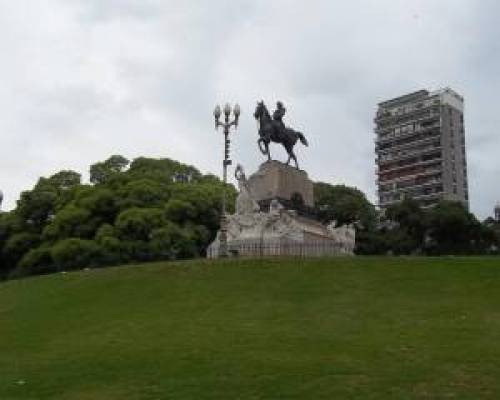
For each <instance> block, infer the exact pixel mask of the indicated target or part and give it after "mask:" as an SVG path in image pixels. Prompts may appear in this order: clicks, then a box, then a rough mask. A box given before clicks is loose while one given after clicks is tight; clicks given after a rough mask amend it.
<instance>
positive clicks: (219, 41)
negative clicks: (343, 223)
mask: <svg viewBox="0 0 500 400" xmlns="http://www.w3.org/2000/svg"><path fill="white" fill-rule="evenodd" d="M499 15H500V3H499V2H498V1H495V0H481V1H477V0H413V1H411V2H409V1H404V0H350V1H336V0H324V1H314V0H309V1H307V2H305V1H298V0H297V1H292V0H281V1H280V0H273V1H265V0H251V1H246V0H233V1H217V0H210V1H206V0H199V1H188V0H182V1H179V0H176V1H169V0H163V1H160V0H16V1H13V0H0V49H1V51H2V58H1V62H0V76H1V80H2V82H1V85H0V163H1V164H0V166H1V168H0V189H2V190H3V192H4V194H5V201H4V206H3V208H4V209H9V208H12V207H13V206H14V205H15V201H16V200H17V198H18V196H19V193H20V192H21V191H22V190H26V189H29V188H31V187H32V186H33V184H34V183H35V182H36V180H37V179H38V177H40V176H48V175H50V174H52V173H54V172H57V171H59V170H62V169H73V170H76V171H78V172H80V173H82V174H83V175H84V177H85V179H87V178H88V172H87V171H88V166H89V165H90V164H92V163H94V162H96V161H101V160H104V159H106V158H107V157H109V156H110V155H112V154H122V155H124V156H126V157H128V158H134V157H138V156H147V157H170V158H174V159H177V160H179V161H182V162H186V163H189V164H194V165H195V166H197V167H198V168H200V169H201V170H202V171H203V172H212V173H217V174H219V173H220V169H221V162H220V159H221V157H222V153H223V151H222V145H223V140H222V137H221V134H217V133H216V132H215V131H214V129H213V119H212V110H213V106H214V104H215V103H217V102H225V101H230V102H236V101H237V102H239V103H240V104H241V107H242V121H241V126H240V129H239V130H238V132H237V133H236V134H235V135H234V141H233V159H234V160H235V161H236V162H241V163H242V164H243V165H244V166H245V167H246V169H247V172H252V171H253V170H255V169H256V168H257V166H258V164H259V163H260V162H261V161H262V156H261V155H260V154H259V153H258V150H257V147H256V145H255V142H256V139H257V132H256V123H255V120H254V119H253V116H252V114H253V111H254V108H255V103H256V101H257V100H259V99H263V100H264V101H266V102H267V103H268V105H269V106H272V107H273V108H274V104H275V102H276V100H279V99H281V100H283V102H284V103H285V105H286V107H287V109H288V113H287V116H286V119H285V121H286V123H287V124H289V125H291V126H293V127H295V128H296V129H299V130H301V131H303V132H304V133H305V135H306V136H307V138H308V139H309V141H310V144H311V145H310V147H309V148H308V149H306V148H304V147H302V148H298V155H299V160H300V161H301V164H302V165H301V166H302V167H303V168H304V169H306V170H307V171H308V173H309V175H310V177H311V178H312V179H313V180H322V181H326V182H330V183H334V184H336V183H345V184H348V185H352V186H357V187H358V188H360V189H361V190H363V191H364V192H365V193H367V195H368V197H369V198H370V200H372V201H375V161H374V159H375V155H374V133H373V116H374V113H375V110H376V104H377V103H378V102H379V101H382V100H385V99H388V98H391V97H395V96H398V95H401V94H404V93H407V92H411V91H414V90H418V89H422V88H428V89H437V88H440V87H444V86H450V87H452V88H453V89H455V90H456V91H458V92H459V93H460V94H462V95H463V96H464V97H465V102H466V113H465V120H466V141H467V156H468V161H469V183H470V197H471V207H472V210H473V211H474V212H475V213H477V214H478V216H480V217H481V218H483V217H486V216H488V215H490V214H491V213H492V208H493V206H494V203H495V202H496V201H497V200H500V152H499V150H500V136H499V127H500V102H499V101H498V99H499V90H500V45H499V43H500V40H499V38H500V24H499V23H498V16H499ZM297 147H300V145H298V146H297ZM272 151H274V154H275V155H276V157H277V158H280V157H281V158H284V154H283V152H282V151H281V150H280V149H279V148H278V147H277V146H274V147H273V148H272Z"/></svg>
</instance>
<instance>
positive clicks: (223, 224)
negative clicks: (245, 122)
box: [214, 103, 241, 257]
mask: <svg viewBox="0 0 500 400" xmlns="http://www.w3.org/2000/svg"><path fill="white" fill-rule="evenodd" d="M223 112H224V121H222V122H221V120H220V117H221V115H222V112H221V107H220V106H219V105H217V106H215V110H214V117H215V130H218V129H219V128H222V131H223V133H224V160H223V161H222V167H223V175H222V180H223V182H224V186H225V185H226V183H227V167H228V166H229V165H231V160H230V158H229V145H230V143H231V141H230V140H229V132H230V130H231V127H233V126H234V128H235V129H236V127H237V126H238V121H239V119H240V113H241V110H240V106H239V105H238V104H235V105H234V108H233V109H232V110H231V106H230V105H229V103H226V105H225V106H224V109H223ZM231 112H232V113H233V116H234V119H233V120H232V121H231V120H230V117H231ZM227 256H228V253H227V220H226V189H225V188H224V190H223V192H222V212H221V220H220V236H219V257H227Z"/></svg>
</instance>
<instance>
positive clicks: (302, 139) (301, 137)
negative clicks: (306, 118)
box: [295, 132, 309, 146]
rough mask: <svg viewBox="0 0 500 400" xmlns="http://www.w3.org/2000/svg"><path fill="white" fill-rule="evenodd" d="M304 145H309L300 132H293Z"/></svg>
mask: <svg viewBox="0 0 500 400" xmlns="http://www.w3.org/2000/svg"><path fill="white" fill-rule="evenodd" d="M295 133H296V134H297V136H298V138H299V139H300V141H301V142H302V144H303V145H304V146H309V142H308V141H307V139H306V137H305V136H304V135H303V134H302V133H301V132H295Z"/></svg>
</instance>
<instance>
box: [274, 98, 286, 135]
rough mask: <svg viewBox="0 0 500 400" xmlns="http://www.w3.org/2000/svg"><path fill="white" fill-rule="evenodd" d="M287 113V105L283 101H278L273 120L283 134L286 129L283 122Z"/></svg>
mask: <svg viewBox="0 0 500 400" xmlns="http://www.w3.org/2000/svg"><path fill="white" fill-rule="evenodd" d="M285 113H286V108H285V106H283V103H282V102H281V101H278V102H277V103H276V110H274V112H273V120H274V121H275V123H276V125H277V126H278V129H279V132H281V134H283V132H285V129H286V126H285V123H284V122H283V117H284V116H285Z"/></svg>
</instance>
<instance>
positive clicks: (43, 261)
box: [11, 246, 56, 278]
mask: <svg viewBox="0 0 500 400" xmlns="http://www.w3.org/2000/svg"><path fill="white" fill-rule="evenodd" d="M55 271H56V267H55V265H54V260H53V259H52V255H51V253H50V247H48V246H40V247H38V248H35V249H31V250H29V251H28V252H27V253H26V254H25V255H24V256H23V258H22V259H21V260H20V261H19V263H18V267H17V268H16V269H15V270H14V271H13V273H12V274H11V277H13V278H17V277H23V276H29V275H40V274H48V273H51V272H55Z"/></svg>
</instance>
